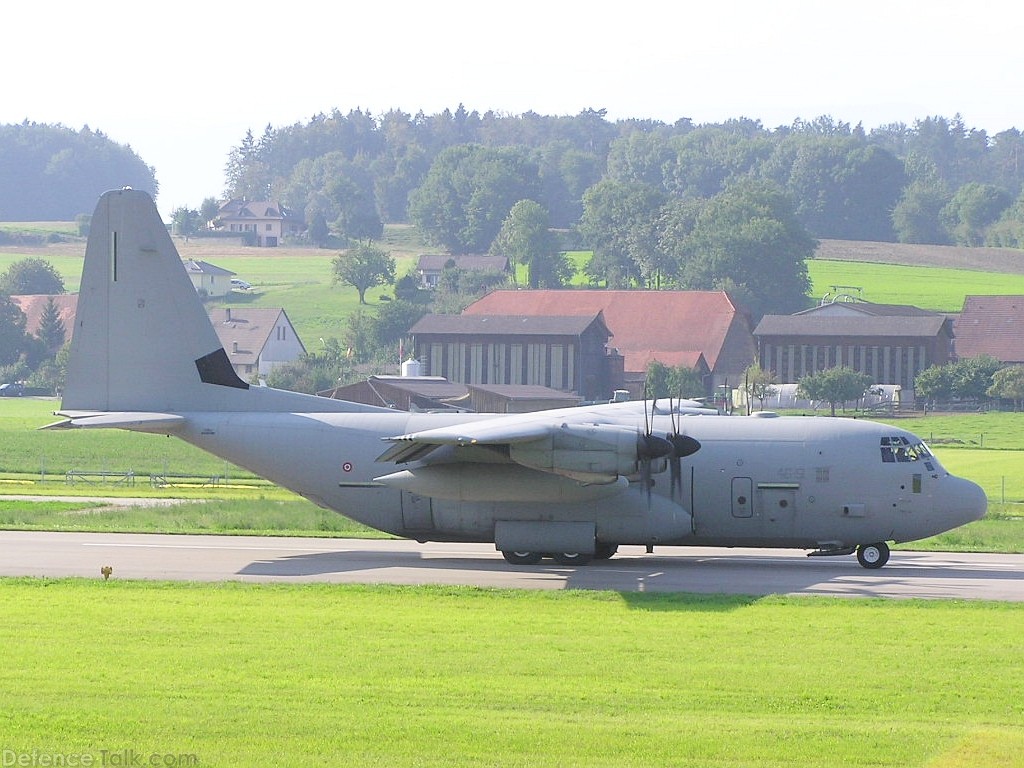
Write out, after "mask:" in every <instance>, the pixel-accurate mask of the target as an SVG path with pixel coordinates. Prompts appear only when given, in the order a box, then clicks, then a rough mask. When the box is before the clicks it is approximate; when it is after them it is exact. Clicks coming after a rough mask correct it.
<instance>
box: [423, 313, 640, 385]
mask: <svg viewBox="0 0 1024 768" xmlns="http://www.w3.org/2000/svg"><path fill="white" fill-rule="evenodd" d="M410 333H411V334H412V336H413V339H414V348H415V356H416V359H417V360H419V361H420V363H421V364H422V365H423V367H424V373H426V374H429V375H431V376H443V377H445V378H446V379H449V380H450V381H453V382H458V383H460V384H473V385H480V386H491V385H506V384H511V385H530V386H535V387H538V386H539V387H547V388H550V389H552V390H557V391H559V392H576V393H579V394H580V395H582V396H583V397H584V398H586V399H600V398H607V397H609V396H610V393H611V392H612V391H613V390H614V389H616V388H618V387H619V386H621V381H622V368H621V364H622V362H621V361H622V358H621V357H620V356H617V355H612V354H609V352H608V350H607V343H608V339H609V337H610V336H611V333H610V332H609V330H608V327H607V326H606V325H605V322H604V317H603V316H602V314H601V312H600V311H596V312H594V313H592V314H581V315H571V316H562V315H547V316H526V315H520V316H512V315H466V314H462V315H427V316H426V317H424V318H422V319H420V320H419V321H418V322H417V323H416V324H415V325H414V326H413V327H412V328H411V329H410Z"/></svg>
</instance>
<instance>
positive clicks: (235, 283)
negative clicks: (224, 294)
mask: <svg viewBox="0 0 1024 768" xmlns="http://www.w3.org/2000/svg"><path fill="white" fill-rule="evenodd" d="M250 288H252V284H251V283H247V282H245V280H242V279H240V278H237V277H232V278H231V290H233V291H248V290H249V289H250Z"/></svg>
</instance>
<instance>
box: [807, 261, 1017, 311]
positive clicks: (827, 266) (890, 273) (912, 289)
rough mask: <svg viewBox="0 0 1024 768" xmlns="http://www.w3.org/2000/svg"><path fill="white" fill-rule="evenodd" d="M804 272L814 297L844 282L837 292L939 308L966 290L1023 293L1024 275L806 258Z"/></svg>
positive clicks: (957, 302)
mask: <svg viewBox="0 0 1024 768" xmlns="http://www.w3.org/2000/svg"><path fill="white" fill-rule="evenodd" d="M807 273H808V276H809V277H810V278H811V297H812V299H813V300H814V301H815V302H817V301H820V300H821V299H822V297H824V296H825V294H831V295H832V296H835V294H836V291H835V290H834V289H833V286H837V285H838V286H847V288H845V289H842V288H841V289H840V291H839V292H840V293H849V294H851V295H853V296H858V297H860V298H863V299H865V300H867V301H872V302H875V303H876V304H911V305H913V306H915V307H921V308H922V309H931V310H935V311H938V312H959V311H960V310H961V309H963V305H964V297H965V296H969V295H993V294H995V295H998V294H1013V293H1020V294H1024V275H1018V274H1004V273H1000V272H978V271H973V270H967V269H943V268H940V267H911V266H902V265H895V264H874V263H869V262H862V261H829V260H818V259H809V260H808V261H807ZM849 286H857V287H860V288H862V289H863V290H862V291H861V292H857V291H854V290H851V289H850V288H849Z"/></svg>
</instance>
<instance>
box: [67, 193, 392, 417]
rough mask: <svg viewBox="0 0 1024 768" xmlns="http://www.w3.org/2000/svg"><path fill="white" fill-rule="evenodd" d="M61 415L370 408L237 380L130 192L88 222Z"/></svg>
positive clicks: (156, 219)
mask: <svg viewBox="0 0 1024 768" xmlns="http://www.w3.org/2000/svg"><path fill="white" fill-rule="evenodd" d="M62 409H63V410H65V411H72V410H79V411H88V410H96V411H158V412H164V411H210V410H238V411H245V410H259V411H269V410H284V411H351V410H364V409H365V410H375V409H371V408H370V407H368V406H367V407H365V408H364V407H363V406H358V405H355V404H352V403H344V402H342V401H338V400H330V399H328V398H322V397H315V396H312V395H301V394H297V393H293V392H284V391H282V390H274V389H268V388H265V387H252V388H250V387H249V386H248V384H246V383H245V382H244V381H242V380H241V379H240V378H239V377H238V376H237V374H236V373H235V371H234V369H233V368H232V367H231V363H230V360H229V358H228V356H227V354H226V353H225V351H224V349H223V347H222V346H221V343H220V340H219V339H218V338H217V333H216V331H214V329H213V326H212V325H211V324H210V320H209V317H208V316H207V314H206V310H205V308H204V307H203V303H202V301H201V300H200V298H199V296H198V294H197V293H196V290H195V288H194V287H193V285H192V282H191V280H189V278H188V274H187V273H186V272H185V268H184V266H183V265H182V263H181V258H180V257H179V256H178V252H177V249H176V248H175V247H174V243H173V242H171V237H170V235H169V234H168V232H167V229H166V227H165V226H164V223H163V221H162V220H161V218H160V214H159V212H158V211H157V209H156V206H155V205H154V204H153V200H152V199H151V198H150V196H149V195H148V194H146V193H145V192H141V191H137V190H132V189H121V190H116V191H112V192H107V193H105V194H104V195H103V196H102V197H101V198H100V201H99V203H98V204H97V205H96V211H95V213H94V214H93V217H92V222H91V224H90V227H89V240H88V243H87V245H86V250H85V264H84V266H83V269H82V283H81V288H80V292H79V297H78V310H77V314H76V317H75V326H74V331H73V335H72V342H71V353H70V357H69V360H68V377H67V386H66V388H65V392H64V398H63V402H62Z"/></svg>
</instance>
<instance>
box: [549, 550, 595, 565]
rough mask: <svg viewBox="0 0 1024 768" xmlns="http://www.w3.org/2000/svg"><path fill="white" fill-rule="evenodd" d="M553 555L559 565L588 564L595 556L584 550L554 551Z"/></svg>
mask: <svg viewBox="0 0 1024 768" xmlns="http://www.w3.org/2000/svg"><path fill="white" fill-rule="evenodd" d="M551 557H552V559H554V561H555V562H556V563H558V564H559V565H586V564H587V563H589V562H590V561H591V559H592V558H593V556H592V555H585V554H583V553H582V552H552V553H551Z"/></svg>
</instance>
